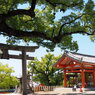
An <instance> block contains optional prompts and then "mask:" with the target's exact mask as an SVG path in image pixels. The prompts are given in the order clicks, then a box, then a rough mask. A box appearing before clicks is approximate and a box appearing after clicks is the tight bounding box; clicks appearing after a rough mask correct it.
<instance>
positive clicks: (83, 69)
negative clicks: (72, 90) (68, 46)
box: [54, 51, 95, 88]
mask: <svg viewBox="0 0 95 95" xmlns="http://www.w3.org/2000/svg"><path fill="white" fill-rule="evenodd" d="M54 67H56V68H59V69H63V72H64V74H63V75H64V81H63V83H64V87H70V86H73V85H79V84H80V85H81V87H82V88H85V87H95V56H91V55H85V54H80V53H74V52H68V51H65V52H64V54H63V56H62V57H61V58H60V59H59V60H58V62H57V63H56V64H54Z"/></svg>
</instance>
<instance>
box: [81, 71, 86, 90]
mask: <svg viewBox="0 0 95 95" xmlns="http://www.w3.org/2000/svg"><path fill="white" fill-rule="evenodd" d="M81 78H82V88H85V72H84V70H82V72H81Z"/></svg>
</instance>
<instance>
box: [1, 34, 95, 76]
mask: <svg viewBox="0 0 95 95" xmlns="http://www.w3.org/2000/svg"><path fill="white" fill-rule="evenodd" d="M73 39H74V40H75V41H77V42H78V45H79V50H78V53H82V54H88V55H94V56H95V43H94V42H91V40H90V38H89V36H86V35H84V36H83V35H80V34H76V35H73ZM0 40H2V42H1V43H3V42H4V38H3V37H1V38H0ZM9 53H10V54H15V53H16V54H19V53H20V52H14V51H11V52H9ZM63 53H64V51H62V50H61V49H59V48H55V50H54V52H52V54H54V55H55V56H58V55H60V54H63ZM45 54H47V52H46V48H43V47H39V49H37V50H36V51H35V52H34V53H29V55H30V56H33V57H37V58H38V59H40V58H41V57H42V56H44V55H45ZM0 62H2V63H3V64H8V65H9V67H13V70H14V71H15V72H14V73H13V75H14V76H17V77H21V75H22V61H21V60H17V59H9V60H7V59H0ZM27 64H28V61H27Z"/></svg>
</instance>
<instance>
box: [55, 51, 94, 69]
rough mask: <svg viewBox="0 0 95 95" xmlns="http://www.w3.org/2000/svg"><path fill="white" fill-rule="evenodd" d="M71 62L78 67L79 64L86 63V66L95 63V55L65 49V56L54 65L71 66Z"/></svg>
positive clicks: (59, 66) (60, 66)
mask: <svg viewBox="0 0 95 95" xmlns="http://www.w3.org/2000/svg"><path fill="white" fill-rule="evenodd" d="M71 64H74V65H75V64H76V66H77V67H78V66H80V65H78V64H84V65H85V66H88V65H89V66H90V64H91V65H95V56H91V55H86V54H80V53H75V52H69V51H65V52H64V54H63V56H62V57H61V58H60V59H59V60H58V62H57V63H55V64H54V65H53V66H54V67H58V68H63V67H68V68H69V66H70V65H71Z"/></svg>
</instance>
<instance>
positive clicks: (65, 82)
mask: <svg viewBox="0 0 95 95" xmlns="http://www.w3.org/2000/svg"><path fill="white" fill-rule="evenodd" d="M64 87H67V78H66V70H64Z"/></svg>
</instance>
